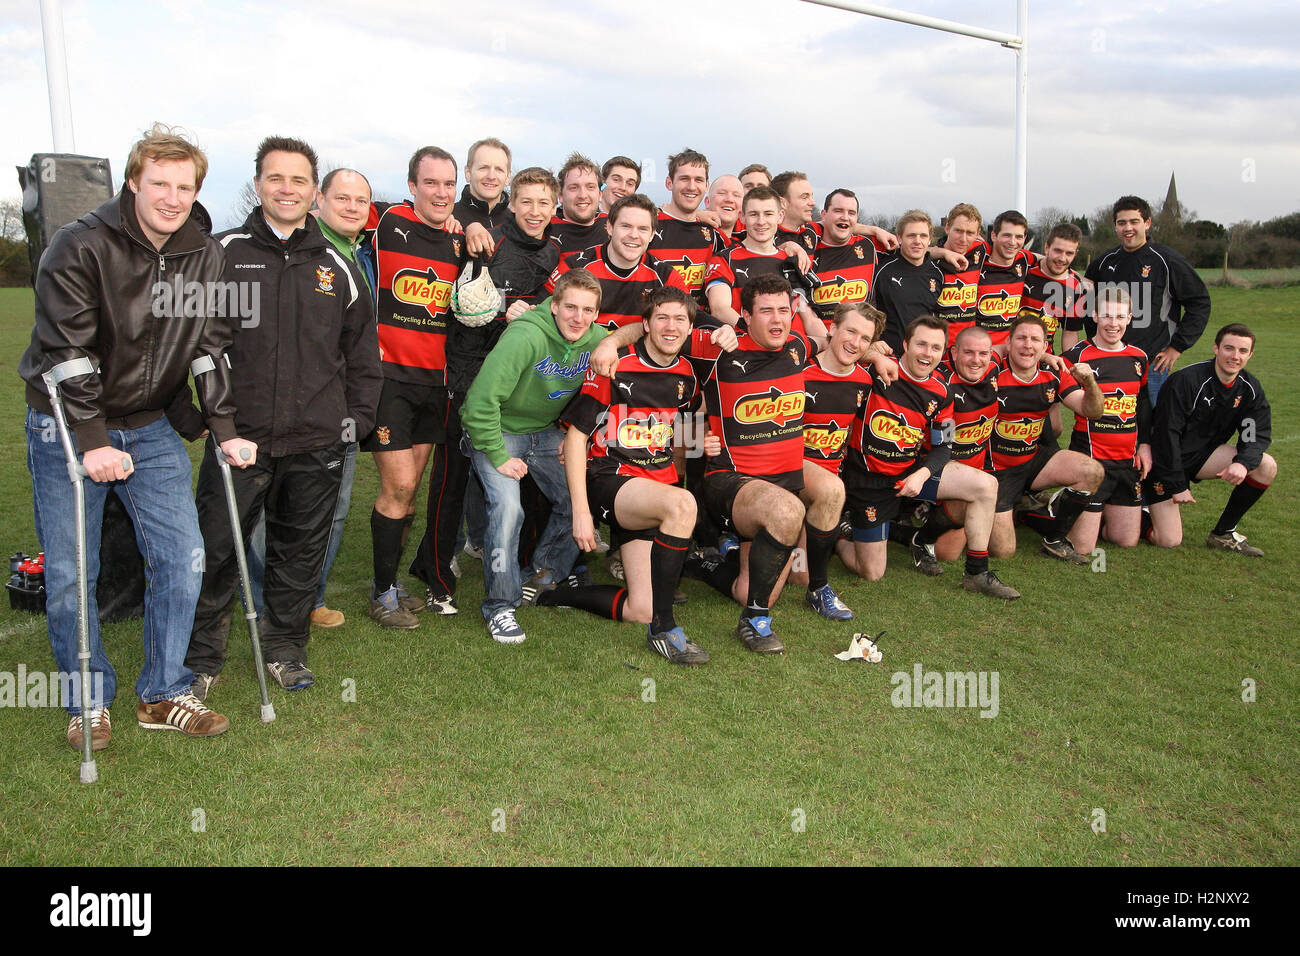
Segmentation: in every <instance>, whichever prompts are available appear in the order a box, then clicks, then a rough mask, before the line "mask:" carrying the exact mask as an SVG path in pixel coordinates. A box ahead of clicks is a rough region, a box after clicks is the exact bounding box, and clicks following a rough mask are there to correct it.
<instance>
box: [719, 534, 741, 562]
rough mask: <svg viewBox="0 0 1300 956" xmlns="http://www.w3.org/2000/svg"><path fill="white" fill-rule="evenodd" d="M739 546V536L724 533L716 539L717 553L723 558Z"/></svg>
mask: <svg viewBox="0 0 1300 956" xmlns="http://www.w3.org/2000/svg"><path fill="white" fill-rule="evenodd" d="M739 547H740V538H738V537H736V536H735V535H734V534H724V535H723V536H722V537H721V538H719V539H718V554H720V555H722V556H723V557H724V558H725V557H726V556H727V555H729V554H730V553H731V552H732V551H735V550H736V549H737V548H739Z"/></svg>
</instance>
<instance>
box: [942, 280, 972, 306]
mask: <svg viewBox="0 0 1300 956" xmlns="http://www.w3.org/2000/svg"><path fill="white" fill-rule="evenodd" d="M978 292H979V289H978V288H977V287H975V286H973V285H946V286H944V287H943V291H942V292H940V293H939V308H941V309H954V308H955V309H963V310H965V309H970V308H973V307H974V305H975V295H976V293H978Z"/></svg>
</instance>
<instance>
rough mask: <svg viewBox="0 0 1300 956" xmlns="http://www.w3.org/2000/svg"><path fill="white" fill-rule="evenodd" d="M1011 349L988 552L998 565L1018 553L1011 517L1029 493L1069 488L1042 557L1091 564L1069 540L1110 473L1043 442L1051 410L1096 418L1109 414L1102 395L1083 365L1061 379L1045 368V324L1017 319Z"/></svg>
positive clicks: (1002, 379) (1001, 402)
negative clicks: (1063, 407)
mask: <svg viewBox="0 0 1300 956" xmlns="http://www.w3.org/2000/svg"><path fill="white" fill-rule="evenodd" d="M1007 341H1008V348H1007V367H1006V368H1005V369H1004V370H1003V371H1002V372H1001V373H1000V374H999V375H998V378H997V388H998V417H997V421H996V422H995V423H994V425H993V435H992V438H991V439H990V443H991V446H992V453H993V469H994V474H995V475H996V476H997V480H998V501H997V515H996V517H995V518H994V521H993V536H992V538H991V545H990V550H991V551H992V553H993V555H994V556H995V557H999V558H1003V557H1006V558H1009V557H1011V556H1012V555H1013V554H1015V553H1016V530H1015V525H1014V524H1013V522H1012V510H1013V509H1014V507H1015V505H1016V504H1017V503H1018V502H1019V501H1020V496H1021V495H1022V494H1023V493H1024V492H1026V491H1041V490H1043V489H1046V488H1056V487H1061V486H1064V487H1065V492H1064V493H1063V494H1062V495H1061V496H1060V498H1059V499H1058V501H1057V504H1056V508H1055V512H1054V513H1055V518H1054V521H1053V524H1052V526H1051V527H1050V528H1049V529H1048V530H1047V533H1046V534H1044V536H1043V546H1042V553H1043V554H1045V555H1048V556H1050V557H1053V558H1058V559H1060V560H1062V561H1068V562H1071V563H1073V564H1086V563H1088V557H1087V556H1086V555H1083V554H1080V553H1079V552H1078V551H1076V550H1075V548H1074V547H1073V546H1072V545H1071V544H1070V540H1069V538H1068V537H1067V536H1066V535H1067V532H1068V531H1069V530H1070V528H1071V527H1073V526H1074V522H1075V521H1076V520H1077V519H1078V517H1079V515H1080V514H1082V513H1083V510H1084V508H1086V507H1087V506H1088V502H1089V501H1090V500H1091V498H1092V495H1093V493H1094V492H1095V491H1096V490H1097V488H1098V486H1099V485H1100V484H1101V481H1102V478H1103V477H1104V474H1105V473H1104V471H1103V469H1102V467H1101V465H1100V464H1099V463H1098V462H1096V461H1094V460H1093V459H1091V458H1089V457H1088V456H1087V455H1083V454H1080V453H1079V452H1077V451H1069V450H1067V449H1064V448H1057V447H1056V446H1055V444H1054V443H1050V442H1044V441H1042V440H1041V439H1042V436H1043V428H1044V423H1045V422H1046V420H1047V414H1048V410H1049V409H1050V408H1051V407H1052V405H1053V403H1055V402H1062V403H1064V404H1065V405H1066V406H1067V407H1068V408H1069V409H1070V410H1071V411H1073V412H1074V413H1075V415H1077V416H1080V417H1083V418H1088V419H1095V418H1099V417H1100V416H1101V414H1102V410H1103V408H1104V399H1103V397H1102V394H1101V389H1100V388H1098V386H1097V381H1096V379H1095V378H1094V377H1093V373H1092V369H1091V368H1089V367H1088V365H1087V364H1086V363H1082V362H1081V363H1079V364H1078V365H1076V366H1075V367H1074V368H1073V369H1072V370H1069V371H1067V370H1061V371H1060V372H1057V371H1055V370H1049V369H1046V368H1043V367H1042V366H1041V362H1042V359H1043V356H1044V355H1045V354H1046V353H1047V326H1046V325H1045V324H1044V323H1043V320H1042V319H1041V318H1038V317H1037V316H1032V315H1024V316H1019V317H1017V318H1016V320H1015V321H1014V322H1012V324H1011V330H1010V334H1009V337H1008V340H1007Z"/></svg>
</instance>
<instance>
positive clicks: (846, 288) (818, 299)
mask: <svg viewBox="0 0 1300 956" xmlns="http://www.w3.org/2000/svg"><path fill="white" fill-rule="evenodd" d="M829 281H830V282H832V283H837V284H835V285H820V286H818V287H817V288H815V289H813V304H814V305H832V304H834V303H837V302H863V301H865V300H866V298H867V284H866V282H864V281H863V280H862V279H845V278H844V277H842V276H836V277H835V278H834V279H831V280H829Z"/></svg>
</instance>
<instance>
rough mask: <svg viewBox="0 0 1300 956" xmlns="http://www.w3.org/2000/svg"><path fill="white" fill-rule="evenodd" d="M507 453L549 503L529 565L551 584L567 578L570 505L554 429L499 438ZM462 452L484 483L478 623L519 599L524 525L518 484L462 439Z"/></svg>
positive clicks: (572, 550) (573, 546)
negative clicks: (483, 594) (548, 514)
mask: <svg viewBox="0 0 1300 956" xmlns="http://www.w3.org/2000/svg"><path fill="white" fill-rule="evenodd" d="M501 437H502V439H503V440H504V441H505V445H506V454H507V455H509V456H510V457H511V458H519V459H521V460H522V461H523V462H524V464H526V465H527V466H528V473H529V474H530V475H532V476H533V480H534V481H536V482H537V486H538V487H539V488H540V489H541V490H542V494H544V495H545V496H546V497H547V498H548V499H549V500H550V502H551V507H552V510H551V520H550V521H549V522H548V523H547V525H546V530H545V531H544V532H543V533H542V538H541V540H540V541H539V542H538V543H537V548H536V549H535V550H534V552H533V566H534V567H535V568H537V569H539V570H540V569H543V568H545V569H547V570H549V571H550V572H551V579H552V580H554V581H560V580H563V579H564V578H567V577H568V576H569V572H570V571H571V570H572V569H573V562H574V559H575V558H577V556H578V543H577V542H576V541H574V540H573V519H572V511H571V508H570V506H569V484H568V481H567V480H566V479H565V476H564V465H562V464H561V463H560V442H561V441H562V437H561V434H560V430H559V429H558V428H547V429H545V430H544V431H540V432H534V433H533V434H531V435H511V434H509V433H502V435H501ZM461 447H462V450H465V451H467V452H469V453H470V459H471V461H472V462H473V465H474V473H475V474H476V475H478V479H479V481H480V482H481V483H482V484H483V494H484V497H485V498H486V499H487V530H486V533H485V536H484V541H483V549H484V553H483V587H484V590H485V591H486V592H487V596H486V597H485V598H484V599H483V620H485V621H486V620H490V619H491V617H492V616H493V615H494V614H496V613H497V612H499V611H503V610H506V609H507V608H516V607H518V606H519V602H520V599H521V593H520V589H521V588H522V586H523V578H522V574H521V572H520V569H519V559H518V553H519V529H520V528H521V527H522V526H523V523H524V509H523V507H522V506H521V505H520V503H519V482H518V481H516V480H515V479H513V478H507V477H506V476H505V475H503V474H501V472H499V471H497V470H496V468H495V467H494V466H493V464H492V462H491V461H490V460H489V459H488V456H487V455H485V454H483V452H481V451H479V450H478V449H477V448H472V447H471V446H470V445H469V436H465V438H464V440H463V443H462V446H461Z"/></svg>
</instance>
